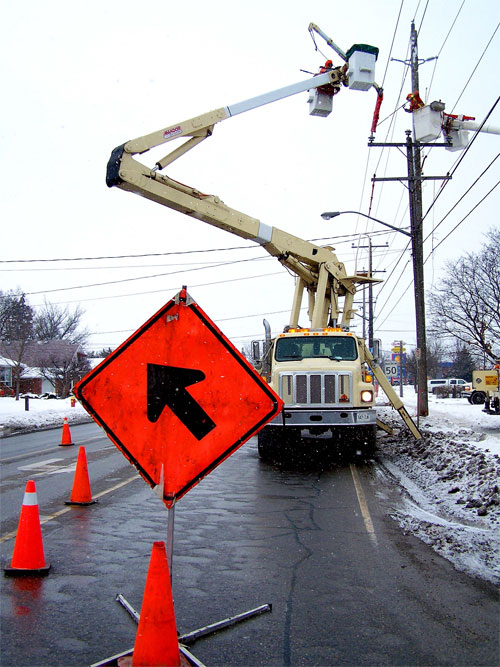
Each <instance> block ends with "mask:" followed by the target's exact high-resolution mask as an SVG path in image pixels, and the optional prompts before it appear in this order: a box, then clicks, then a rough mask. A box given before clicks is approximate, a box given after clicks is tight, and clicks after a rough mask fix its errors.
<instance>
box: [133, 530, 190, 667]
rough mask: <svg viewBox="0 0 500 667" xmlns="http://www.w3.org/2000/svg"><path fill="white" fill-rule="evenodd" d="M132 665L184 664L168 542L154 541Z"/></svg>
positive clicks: (169, 665)
mask: <svg viewBox="0 0 500 667" xmlns="http://www.w3.org/2000/svg"><path fill="white" fill-rule="evenodd" d="M132 665H133V667H157V666H159V665H163V666H164V667H174V666H175V667H179V666H180V665H181V656H180V652H179V641H178V639H177V627H176V623H175V613H174V601H173V599H172V586H171V584H170V572H169V569H168V562H167V554H166V551H165V542H154V543H153V551H152V552H151V560H150V561H149V569H148V576H147V579H146V587H145V589H144V598H143V601H142V608H141V616H140V620H139V627H138V628H137V635H136V637H135V645H134V653H133V655H132Z"/></svg>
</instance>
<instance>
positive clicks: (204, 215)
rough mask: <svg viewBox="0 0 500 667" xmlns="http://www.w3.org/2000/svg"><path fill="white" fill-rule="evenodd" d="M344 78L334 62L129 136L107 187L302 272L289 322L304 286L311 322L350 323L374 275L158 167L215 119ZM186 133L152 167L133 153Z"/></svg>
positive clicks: (112, 163)
mask: <svg viewBox="0 0 500 667" xmlns="http://www.w3.org/2000/svg"><path fill="white" fill-rule="evenodd" d="M346 83H347V80H346V74H345V67H343V68H340V67H339V68H335V69H333V70H331V71H328V72H326V73H322V74H318V75H317V76H314V77H313V78H312V79H307V80H306V81H301V82H299V83H298V84H294V85H291V86H288V87H286V88H281V89H279V90H277V91H273V92H271V93H267V94H265V95H261V96H259V97H256V98H253V99H251V100H247V101H246V102H241V103H240V104H235V105H232V106H229V107H222V108H220V109H216V110H215V111H211V112H209V113H206V114H204V115H201V116H197V117H195V118H191V119H190V120H187V121H183V122H181V123H178V124H176V125H171V126H169V127H166V128H163V129H161V130H158V131H157V132H153V133H151V134H148V135H145V136H144V137H140V138H138V139H133V140H132V141H128V142H127V143H125V144H123V145H122V146H118V147H117V148H115V150H114V151H113V152H112V154H111V158H110V160H109V162H108V170H107V176H106V183H107V184H108V186H109V187H113V186H117V187H119V188H121V189H122V190H127V191H129V192H135V193H136V194H140V195H141V196H143V197H146V198H147V199H151V200H152V201H155V202H157V203H158V204H162V205H163V206H167V207H168V208H171V209H174V210H175V211H179V212H180V213H184V214H185V215H189V216H191V217H194V218H197V219H199V220H202V221H203V222H206V223H208V224H210V225H214V226H215V227H218V228H219V229H224V230H225V231H228V232H230V233H231V234H235V235H236V236H239V237H241V238H244V239H247V240H251V241H255V242H256V243H259V244H260V245H261V246H262V247H263V248H264V249H265V250H266V251H267V252H268V253H269V254H270V255H272V256H273V257H276V258H277V259H278V260H279V261H280V262H281V264H283V266H285V267H287V268H288V269H289V270H291V271H293V273H295V274H296V275H297V276H298V280H297V286H296V290H295V296H294V301H293V306H292V313H291V318H290V326H297V325H298V316H299V312H300V307H301V302H302V296H303V292H304V290H307V293H308V298H309V318H310V321H311V326H312V327H313V328H321V327H324V326H328V325H337V324H341V325H342V326H348V325H349V322H350V320H351V319H352V317H353V300H354V295H355V293H356V285H357V284H360V283H366V282H376V281H374V280H373V279H371V278H368V277H366V276H358V275H354V276H348V275H347V273H346V271H345V267H344V264H342V262H339V260H338V259H337V256H336V255H335V253H334V252H333V249H332V248H329V247H324V248H322V247H320V246H316V245H314V244H313V243H309V242H308V241H304V240H302V239H300V238H298V237H296V236H293V235H292V234H288V233H287V232H284V231H283V230H280V229H278V228H277V227H271V226H269V225H266V224H264V223H262V222H261V221H260V220H258V219H257V218H253V217H251V216H248V215H246V214H245V213H242V212H241V211H237V210H236V209H233V208H230V207H229V206H226V204H224V202H223V201H222V200H221V199H220V198H219V197H217V196H214V195H206V194H203V193H201V192H200V191H199V190H197V189H196V188H192V187H190V186H186V185H183V184H181V183H179V182H178V181H175V180H174V179H172V178H169V177H168V176H167V175H166V174H162V173H160V170H161V169H164V168H165V167H166V166H168V165H170V164H172V162H174V161H175V160H177V159H178V158H179V157H181V156H182V155H184V154H185V153H186V152H187V151H189V150H191V149H192V148H194V147H195V146H196V145H198V144H199V143H200V142H202V141H204V140H205V139H206V138H207V137H209V136H211V135H212V132H213V129H214V125H215V124H216V123H219V122H221V121H223V120H226V119H227V118H230V117H231V116H234V115H236V114H239V113H243V112H245V111H249V110H251V109H254V108H256V107H258V106H262V105H263V104H269V103H271V102H274V101H277V100H279V99H283V98H284V97H288V96H290V95H294V94H296V93H299V92H304V91H306V90H310V89H316V88H321V90H322V91H325V90H326V91H329V93H328V94H330V95H332V96H333V95H334V94H336V93H337V92H338V91H339V90H340V87H341V85H342V84H343V85H346ZM183 137H189V138H188V139H187V141H185V142H184V144H182V145H181V146H179V147H178V148H176V149H174V150H173V151H171V152H170V153H168V154H167V155H166V156H165V157H163V158H162V159H160V160H158V161H157V162H156V165H155V167H154V168H152V169H151V168H149V167H147V166H146V165H144V164H142V163H141V162H139V161H138V160H136V159H134V157H133V156H134V155H136V154H142V153H145V152H147V151H149V150H151V149H152V148H156V147H158V146H161V145H162V144H165V143H168V142H170V141H172V140H174V139H178V138H183ZM339 297H343V298H344V307H343V310H342V311H341V310H340V307H339ZM341 315H342V318H341V320H340V316H341Z"/></svg>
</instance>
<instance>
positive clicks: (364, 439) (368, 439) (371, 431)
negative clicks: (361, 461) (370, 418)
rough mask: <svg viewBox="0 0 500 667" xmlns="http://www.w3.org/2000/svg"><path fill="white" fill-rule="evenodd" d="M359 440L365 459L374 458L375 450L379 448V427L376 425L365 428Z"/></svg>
mask: <svg viewBox="0 0 500 667" xmlns="http://www.w3.org/2000/svg"><path fill="white" fill-rule="evenodd" d="M358 438H359V439H358V442H359V444H360V449H361V452H362V456H363V458H365V459H370V458H372V457H373V456H374V455H375V448H376V446H377V426H376V425H375V424H373V425H370V426H364V427H363V431H362V433H360V434H359V436H358Z"/></svg>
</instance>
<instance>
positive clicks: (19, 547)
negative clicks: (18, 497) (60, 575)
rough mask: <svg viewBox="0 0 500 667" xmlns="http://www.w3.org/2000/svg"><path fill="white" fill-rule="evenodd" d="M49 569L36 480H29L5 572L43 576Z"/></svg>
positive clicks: (16, 574)
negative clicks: (14, 541) (8, 563)
mask: <svg viewBox="0 0 500 667" xmlns="http://www.w3.org/2000/svg"><path fill="white" fill-rule="evenodd" d="M49 569H50V563H48V562H47V561H46V560H45V555H44V552H43V542H42V529H41V527H40V516H39V514H38V501H37V498H36V487H35V482H34V481H33V480H29V481H28V482H27V484H26V490H25V492H24V500H23V505H22V507H21V515H20V517H19V525H18V528H17V535H16V543H15V544H14V552H13V554H12V560H11V563H10V566H9V567H5V568H4V572H5V574H6V575H9V576H12V577H15V576H17V577H19V576H41V577H43V576H46V575H47V574H48V573H49Z"/></svg>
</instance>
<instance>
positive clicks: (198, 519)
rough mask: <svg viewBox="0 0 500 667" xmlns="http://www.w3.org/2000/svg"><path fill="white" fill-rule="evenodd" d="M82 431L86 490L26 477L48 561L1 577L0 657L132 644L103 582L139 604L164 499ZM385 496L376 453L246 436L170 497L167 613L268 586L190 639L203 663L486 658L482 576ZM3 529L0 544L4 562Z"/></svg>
mask: <svg viewBox="0 0 500 667" xmlns="http://www.w3.org/2000/svg"><path fill="white" fill-rule="evenodd" d="M77 428H80V427H77ZM82 428H83V427H82ZM92 428H95V434H94V435H98V434H100V433H101V432H100V430H99V429H97V427H93V426H92ZM72 434H73V435H74V436H75V437H74V440H75V442H77V437H76V436H77V435H78V431H77V429H73V428H72ZM33 437H34V436H33ZM85 437H92V434H90V435H89V434H88V433H87V435H86V436H85ZM82 438H83V436H82ZM93 442H94V443H95V451H87V457H88V460H89V475H90V479H91V485H92V491H93V493H95V488H94V479H95V480H96V482H95V484H96V488H97V486H98V487H99V491H98V493H103V495H102V496H101V497H100V498H99V503H98V504H95V505H92V506H90V507H82V508H79V507H72V508H65V511H64V513H61V514H58V511H59V510H60V509H61V508H62V505H63V501H64V499H66V496H67V495H68V492H69V491H68V489H66V490H65V491H64V493H62V491H61V489H59V491H57V492H54V493H52V491H51V493H52V496H50V495H49V498H50V499H49V501H48V505H49V507H46V506H45V504H44V503H45V495H46V494H49V489H53V485H54V484H55V482H54V480H55V479H56V480H57V484H58V485H59V484H60V483H61V482H60V480H62V478H63V477H64V476H66V475H65V474H64V473H61V474H47V475H46V476H44V475H43V474H42V473H40V477H38V478H37V490H38V501H39V504H40V513H41V514H42V515H43V516H46V517H47V518H48V519H49V520H47V522H46V523H44V524H43V526H42V531H43V538H44V547H45V552H46V555H47V557H48V559H49V560H50V562H51V564H52V570H51V572H50V574H49V576H48V577H46V578H42V579H34V578H27V579H10V578H3V580H2V609H1V614H2V660H1V664H2V665H3V667H11V666H14V665H16V666H18V667H19V666H21V667H23V666H24V665H26V666H27V665H36V666H40V667H42V666H46V665H47V666H49V665H50V666H54V667H55V666H58V665H61V666H70V665H89V664H91V663H93V662H97V661H98V660H100V659H103V658H105V657H107V656H110V655H113V654H116V653H118V652H120V651H122V650H125V649H127V648H129V647H131V646H132V645H133V642H134V638H135V630H136V626H135V624H134V622H133V621H132V620H131V618H130V617H129V616H128V615H127V613H126V612H125V610H124V609H123V608H122V607H121V606H120V605H119V604H118V603H117V602H116V601H115V595H116V593H121V594H122V595H123V596H124V597H125V598H126V599H127V600H128V601H129V602H130V603H131V604H132V605H133V606H134V607H135V608H136V609H137V610H140V606H141V601H142V594H143V590H144V583H145V577H146V572H147V567H148V562H149V557H150V553H151V547H152V543H153V541H155V540H162V539H163V540H165V539H166V535H167V518H168V512H167V510H166V509H165V507H164V506H163V504H162V503H161V502H160V500H159V499H158V498H157V497H156V496H154V494H153V493H152V491H151V490H150V489H149V487H147V486H146V484H145V483H144V482H143V480H142V479H141V478H140V477H139V476H138V475H135V473H134V469H133V468H132V467H131V466H130V465H129V464H128V463H127V462H126V461H125V459H124V458H123V456H122V455H121V454H120V453H119V452H118V451H115V450H113V449H105V448H104V444H103V443H100V442H99V440H94V441H93ZM2 444H3V443H2ZM91 448H92V447H91V445H90V443H89V449H91ZM72 449H73V451H74V456H76V449H77V448H76V447H73V448H72ZM44 456H45V457H46V458H51V456H50V454H49V455H46V454H44ZM2 458H4V457H3V456H2ZM22 462H24V460H23V461H22ZM22 462H21V463H22ZM9 465H12V464H9ZM102 471H105V472H104V474H103V472H102ZM106 471H108V472H106ZM10 474H11V475H14V471H13V470H12V471H11V473H10ZM16 474H17V473H16ZM2 477H3V479H4V480H5V477H4V475H2ZM107 477H109V480H108V483H107V482H106V478H107ZM28 478H29V477H26V478H25V479H28ZM51 479H52V481H51ZM129 480H133V481H129ZM120 484H122V485H121V486H120ZM44 485H45V488H44ZM113 488H114V490H111V491H109V492H108V493H106V491H107V490H109V489H113ZM23 491H24V484H23V485H22V488H21V490H20V491H19V490H18V496H19V499H20V500H19V502H21V501H22V494H23ZM57 493H59V494H60V495H61V498H60V499H59V503H57V502H56V498H55V497H54V496H55V495H57ZM398 498H399V495H398V492H397V489H395V488H394V487H393V486H392V483H391V481H390V480H389V479H388V478H387V477H385V476H384V474H383V473H382V472H381V470H380V468H379V466H378V465H377V464H376V463H369V464H360V465H356V466H354V465H350V464H348V463H338V462H337V463H335V462H325V461H324V460H317V461H314V462H313V463H312V465H310V466H307V465H305V464H304V462H297V463H295V464H292V465H289V466H287V467H286V468H283V467H278V466H276V465H271V464H267V463H262V462H261V461H259V459H258V455H257V448H256V441H255V439H253V440H251V441H250V442H249V443H247V444H246V445H244V446H243V448H242V449H240V450H239V451H238V452H236V453H235V454H234V455H233V456H231V457H230V458H229V459H228V460H227V461H225V462H224V463H223V464H222V465H221V466H220V467H219V468H217V469H216V470H215V471H214V472H213V473H212V474H211V475H209V476H208V477H207V478H206V479H205V480H203V481H202V482H201V483H200V484H199V485H198V486H197V487H195V488H194V489H193V490H192V491H190V492H189V493H188V494H187V495H186V496H185V497H184V498H182V499H181V500H180V501H179V502H178V504H177V506H176V510H175V540H174V560H173V592H174V599H175V609H176V618H177V626H178V630H179V632H181V633H185V632H189V631H191V630H194V629H196V628H199V627H203V626H205V625H207V624H210V623H213V622H215V621H218V620H221V619H223V618H226V617H228V616H231V615H233V614H237V613H240V612H243V611H245V610H247V609H252V608H254V607H257V606H259V605H261V604H264V603H268V602H269V603H272V605H273V611H272V613H271V614H264V615H262V616H259V617H258V618H254V619H251V620H248V621H246V622H244V623H242V624H240V625H238V626H235V627H233V628H230V629H228V630H225V631H222V632H220V633H218V634H217V635H213V636H210V637H207V638H205V639H202V640H199V641H197V642H196V643H195V644H194V645H193V646H192V647H191V650H192V652H193V653H194V654H195V655H196V656H197V657H198V659H200V660H201V661H202V662H204V663H205V664H207V665H247V666H252V665H338V664H340V665H495V664H498V661H499V640H498V598H497V592H496V590H495V588H494V587H493V586H491V585H488V584H485V583H481V582H479V581H477V580H474V579H471V578H470V577H468V576H466V575H462V574H460V573H457V572H456V571H455V570H454V569H453V567H452V566H451V565H450V564H449V563H448V562H447V561H445V560H444V559H442V558H440V557H439V556H437V555H436V554H435V553H434V552H433V551H431V550H430V549H429V548H428V547H426V546H425V545H424V544H422V543H421V542H420V541H418V540H416V539H414V538H412V537H411V536H406V535H403V533H402V532H401V531H400V529H399V528H398V526H397V525H396V524H395V523H394V522H393V521H392V520H391V519H390V518H389V516H388V513H389V511H390V508H391V507H393V506H394V504H395V503H397V502H398ZM58 508H59V510H58ZM19 509H20V508H18V511H19ZM51 513H52V517H53V518H50V516H51ZM2 515H3V510H2ZM2 518H3V516H2ZM6 523H7V528H8V529H10V524H11V521H10V520H8V521H7V522H6ZM5 533H6V529H5V528H4V527H3V528H2V535H5ZM13 544H14V543H13V540H12V539H5V540H4V541H3V542H2V543H1V544H0V553H1V556H2V563H3V564H5V563H6V561H7V560H8V559H9V558H10V555H11V553H12V548H13Z"/></svg>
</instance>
